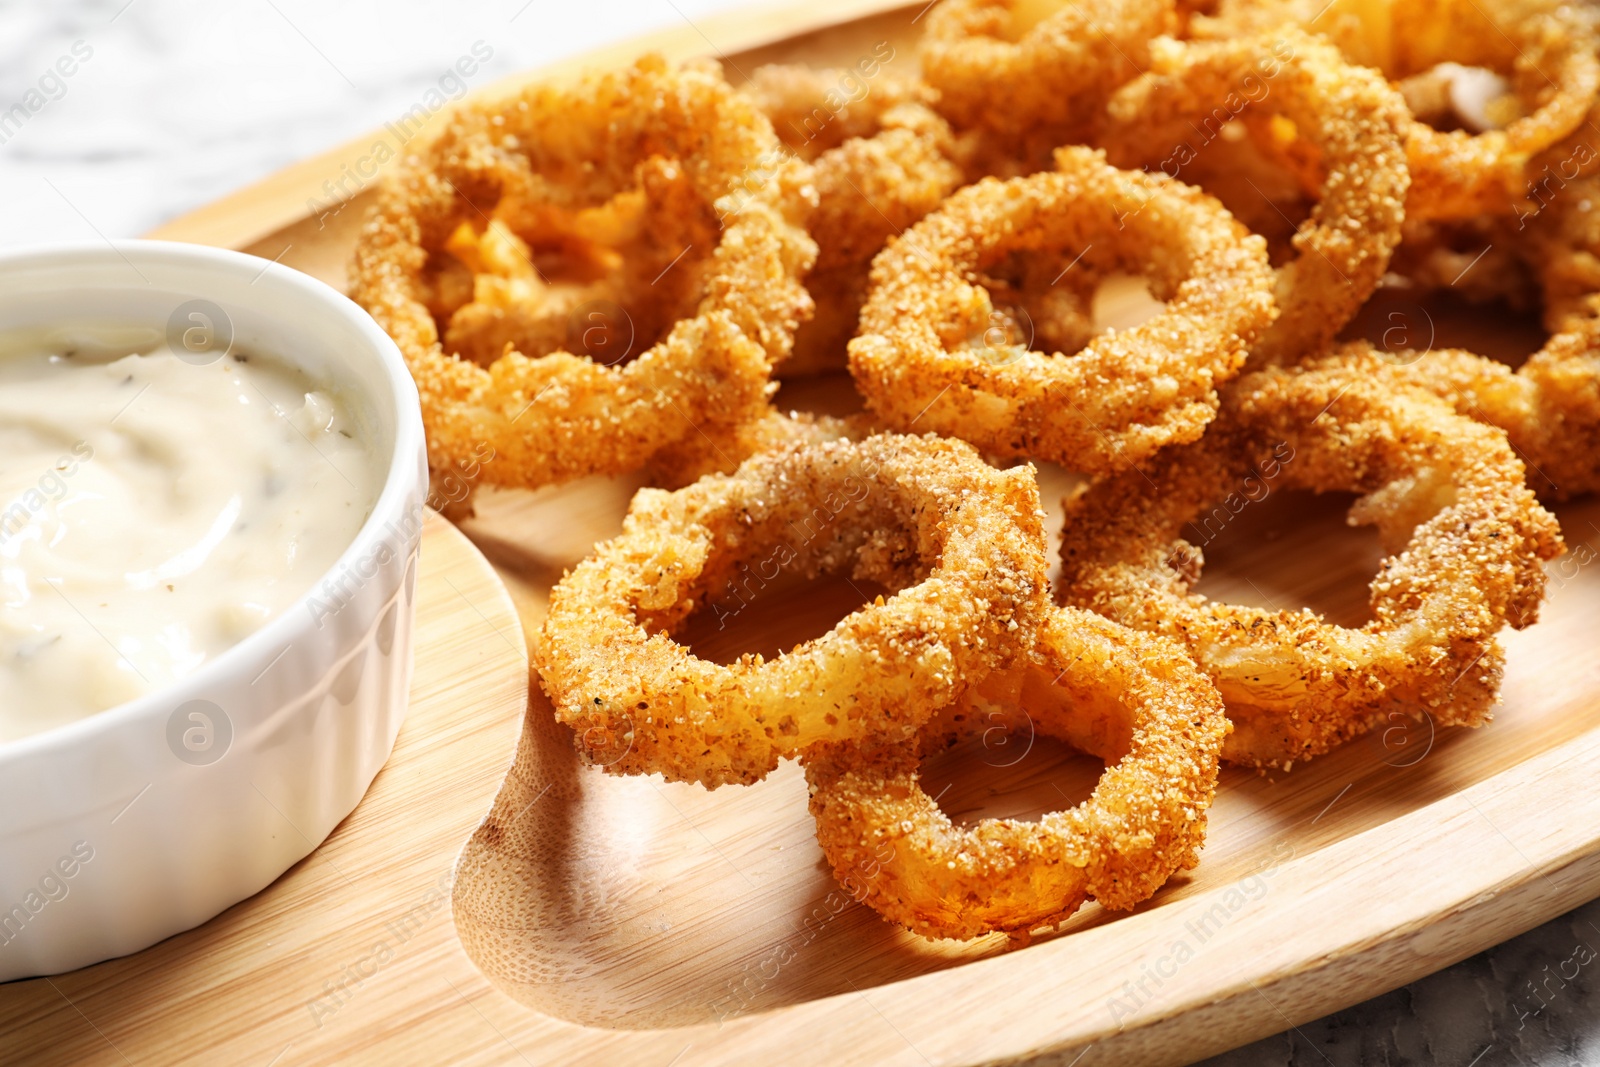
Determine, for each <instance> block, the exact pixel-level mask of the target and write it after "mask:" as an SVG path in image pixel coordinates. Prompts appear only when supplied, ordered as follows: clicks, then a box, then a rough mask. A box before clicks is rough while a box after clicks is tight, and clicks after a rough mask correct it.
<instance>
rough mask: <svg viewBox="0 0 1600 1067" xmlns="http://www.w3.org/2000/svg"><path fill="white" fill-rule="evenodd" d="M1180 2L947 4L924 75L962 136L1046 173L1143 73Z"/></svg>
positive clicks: (933, 19) (931, 18)
mask: <svg viewBox="0 0 1600 1067" xmlns="http://www.w3.org/2000/svg"><path fill="white" fill-rule="evenodd" d="M1175 25H1176V12H1175V8H1174V4H1173V0H1100V2H1098V3H1095V4H1081V3H1077V2H1075V0H941V2H940V3H939V4H937V5H935V6H934V8H933V9H932V10H931V11H929V12H928V14H927V16H926V26H925V29H924V33H923V39H922V72H923V77H925V78H926V79H927V80H928V83H929V84H930V85H932V86H933V87H934V88H935V89H937V90H938V91H939V104H938V107H939V109H940V111H941V112H942V113H943V114H944V115H945V117H947V118H948V119H950V121H951V122H952V123H954V124H955V126H956V127H957V128H958V129H960V130H980V131H983V132H984V133H986V134H988V135H989V137H990V139H991V141H992V143H993V145H994V146H995V147H997V148H1001V147H1003V148H1005V149H1007V150H1010V151H1012V152H1017V153H1020V154H1021V155H1022V156H1023V157H1024V158H1027V159H1032V160H1034V161H1035V162H1034V163H1033V166H1032V168H1031V169H1037V168H1038V167H1040V166H1047V165H1048V159H1049V153H1050V151H1051V149H1053V148H1055V147H1056V146H1058V145H1061V144H1065V143H1067V142H1069V141H1072V140H1079V139H1081V138H1082V137H1083V136H1084V134H1085V133H1086V132H1088V131H1089V130H1092V129H1093V127H1094V126H1095V124H1096V123H1097V122H1098V119H1099V112H1100V109H1101V108H1102V107H1103V106H1104V104H1105V101H1106V97H1107V96H1109V95H1110V93H1111V91H1112V90H1113V89H1115V88H1116V87H1117V86H1118V85H1120V84H1122V83H1123V82H1125V81H1127V80H1128V79H1130V78H1132V77H1134V76H1135V75H1137V74H1138V73H1139V71H1140V70H1142V69H1143V68H1144V67H1145V65H1146V63H1147V62H1148V57H1149V44H1150V39H1151V38H1152V37H1155V36H1157V35H1158V34H1162V33H1168V32H1171V30H1172V29H1173V27H1174V26H1175Z"/></svg>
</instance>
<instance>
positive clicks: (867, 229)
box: [744, 52, 962, 377]
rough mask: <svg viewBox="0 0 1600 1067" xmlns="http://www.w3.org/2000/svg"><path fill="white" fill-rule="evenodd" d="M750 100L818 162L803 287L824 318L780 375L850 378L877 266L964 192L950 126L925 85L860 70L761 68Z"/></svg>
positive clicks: (801, 337)
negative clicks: (811, 259)
mask: <svg viewBox="0 0 1600 1067" xmlns="http://www.w3.org/2000/svg"><path fill="white" fill-rule="evenodd" d="M890 54H891V55H892V52H891V53H890ZM744 92H746V93H747V94H749V95H750V96H751V98H752V99H754V100H755V101H756V103H757V105H758V106H760V108H761V109H762V111H763V112H764V113H765V114H766V115H767V116H768V117H769V118H770V119H771V120H772V124H773V127H774V129H776V130H777V132H778V136H779V137H781V138H782V139H783V140H784V142H785V144H787V145H788V146H789V147H790V148H792V149H793V150H794V151H795V152H797V153H798V154H800V155H801V156H802V157H803V158H806V159H809V160H811V161H812V166H813V171H814V174H815V182H816V188H817V193H818V197H819V202H818V205H817V210H816V211H815V212H814V213H813V214H812V216H811V221H810V223H809V225H808V229H809V231H810V233H811V236H812V237H813V238H814V239H815V240H816V242H817V249H818V251H817V262H816V265H815V266H814V267H812V269H811V272H810V274H808V275H807V276H806V280H805V281H806V288H807V290H808V291H809V292H810V293H811V297H812V299H813V301H815V303H816V305H817V310H816V314H815V316H814V317H813V318H812V319H811V320H810V321H808V322H805V323H803V324H801V326H800V328H799V330H798V332H797V333H796V334H795V339H794V352H793V354H792V355H790V356H789V358H788V359H787V360H785V361H784V363H783V364H782V366H781V367H780V368H779V370H780V372H781V373H782V374H783V375H784V376H785V377H792V376H795V375H799V374H815V373H819V372H825V371H833V370H843V369H844V367H845V362H846V361H845V344H846V342H848V341H849V340H850V338H851V337H853V336H855V332H856V322H857V320H858V319H859V318H860V315H861V301H862V299H863V297H864V295H865V294H866V291H867V272H868V270H869V268H870V267H871V265H872V257H873V256H875V255H877V253H878V252H879V250H881V249H882V248H883V246H884V243H885V242H886V241H888V240H889V238H890V237H893V236H894V235H895V234H898V233H900V232H901V231H903V230H905V228H906V227H908V226H910V225H911V224H912V223H914V222H916V221H917V220H918V219H920V218H922V217H923V216H924V215H926V214H927V213H928V212H930V211H932V210H933V209H934V208H935V207H937V206H938V205H939V202H940V201H942V200H943V199H944V198H945V197H947V196H949V195H950V194H951V193H952V192H954V191H955V189H956V187H957V186H959V185H961V184H962V182H961V177H962V173H961V168H960V167H958V166H957V165H956V163H955V162H953V158H954V155H955V152H956V149H955V143H954V138H953V135H952V134H951V132H950V126H949V124H948V123H947V122H945V120H944V119H942V118H940V117H939V115H938V114H937V113H936V112H934V111H933V110H932V109H931V108H930V107H929V106H928V103H929V101H930V100H931V99H932V94H931V93H930V92H929V90H928V89H927V87H926V86H924V85H922V84H921V83H920V82H916V81H914V80H911V79H907V78H897V77H892V76H890V75H888V74H887V73H884V72H882V71H881V69H879V70H878V73H877V75H876V77H875V78H873V79H871V80H868V79H866V78H864V77H863V76H861V75H860V74H858V72H856V71H854V70H828V69H816V68H812V67H804V66H784V65H773V66H765V67H759V68H757V69H756V70H755V72H754V73H752V74H751V76H750V82H749V84H748V85H746V86H745V87H744Z"/></svg>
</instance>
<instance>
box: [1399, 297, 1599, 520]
mask: <svg viewBox="0 0 1600 1067" xmlns="http://www.w3.org/2000/svg"><path fill="white" fill-rule="evenodd" d="M1597 316H1600V298H1591V300H1590V314H1589V316H1588V317H1586V318H1577V317H1572V318H1570V319H1569V320H1568V324H1567V326H1566V328H1565V329H1564V330H1563V331H1562V332H1560V333H1558V334H1556V335H1554V336H1553V337H1551V338H1550V340H1549V341H1548V342H1546V344H1545V346H1544V347H1543V348H1541V349H1540V350H1539V351H1538V352H1535V353H1534V354H1533V355H1532V356H1530V357H1529V358H1528V360H1527V362H1525V363H1524V364H1523V365H1522V366H1521V367H1519V368H1517V369H1516V370H1513V369H1511V368H1510V367H1508V366H1506V365H1505V364H1504V363H1499V362H1496V361H1495V360H1492V359H1488V358H1485V357H1483V356H1479V355H1475V354H1473V353H1471V352H1466V351H1462V350H1460V349H1436V350H1434V351H1430V352H1426V353H1423V354H1421V355H1418V354H1415V353H1399V354H1396V355H1394V356H1390V357H1389V358H1390V359H1392V360H1393V361H1395V362H1397V363H1399V364H1401V366H1400V367H1399V368H1398V371H1397V373H1398V374H1399V375H1400V376H1401V377H1402V378H1403V379H1404V380H1405V381H1406V382H1408V383H1410V384H1412V385H1416V386H1420V387H1422V388H1424V389H1427V390H1428V391H1429V392H1432V393H1435V394H1437V395H1438V396H1440V397H1442V398H1444V400H1445V401H1447V402H1448V403H1449V404H1450V405H1451V406H1452V407H1454V408H1455V409H1456V410H1457V411H1458V412H1460V413H1461V414H1462V415H1465V416H1467V417H1469V418H1473V419H1477V420H1478V421H1480V422H1484V423H1488V424H1489V425H1491V426H1497V427H1499V428H1500V429H1502V430H1504V431H1505V432H1506V436H1507V437H1508V438H1509V439H1510V442H1511V447H1512V448H1514V449H1516V452H1517V455H1518V456H1520V457H1521V459H1522V461H1523V462H1524V463H1525V464H1526V465H1527V468H1528V475H1527V477H1528V484H1529V485H1530V486H1531V487H1532V488H1533V490H1534V492H1536V493H1537V494H1538V495H1539V497H1540V498H1541V499H1544V500H1566V499H1568V498H1570V497H1573V496H1577V495H1578V494H1580V493H1592V492H1595V491H1600V317H1597Z"/></svg>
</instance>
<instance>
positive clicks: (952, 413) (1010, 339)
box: [850, 148, 1273, 471]
mask: <svg viewBox="0 0 1600 1067" xmlns="http://www.w3.org/2000/svg"><path fill="white" fill-rule="evenodd" d="M1057 159H1058V168H1059V169H1058V170H1057V171H1055V172H1052V173H1040V174H1034V175H1030V176H1028V177H1026V178H1015V179H1012V180H1010V181H1005V182H1002V181H999V180H996V179H993V178H988V179H984V180H983V181H981V182H979V183H977V184H976V185H972V186H968V187H967V188H965V189H963V190H961V191H960V192H958V193H956V194H955V195H954V196H952V197H951V198H950V199H949V200H947V201H946V202H945V204H944V206H942V207H941V208H940V209H939V210H938V211H936V212H934V213H933V214H931V215H929V216H928V217H927V218H925V219H923V220H922V221H921V222H919V223H918V224H917V225H916V226H913V227H912V228H911V229H909V230H907V231H906V233H905V235H904V236H902V237H900V238H897V239H896V240H895V241H893V242H891V243H890V245H889V247H888V248H886V249H885V250H884V251H883V252H882V253H881V254H880V255H879V256H878V258H877V259H876V260H875V261H874V263H873V268H872V282H873V289H872V293H871V295H870V296H869V298H868V300H867V303H866V305H865V306H864V307H863V308H862V312H861V332H860V334H859V335H858V336H857V337H856V338H855V339H854V340H853V341H851V342H850V368H851V371H852V373H853V374H854V375H855V378H856V384H857V386H858V387H859V388H860V389H861V392H862V393H863V395H864V396H865V397H866V400H867V405H868V407H869V408H870V409H871V410H872V411H873V412H874V413H875V414H877V415H878V416H879V417H880V418H882V419H883V420H884V422H885V423H887V424H888V425H891V426H894V427H896V428H899V429H903V430H936V431H939V432H941V433H949V434H954V435H957V436H960V437H962V438H963V439H965V440H968V441H970V442H972V443H973V444H975V445H977V446H978V447H979V448H982V449H984V450H985V451H987V452H991V453H994V454H997V455H1002V456H1035V457H1038V458H1041V459H1048V460H1054V461H1057V462H1061V463H1065V464H1067V465H1068V466H1071V467H1074V468H1076V469H1079V470H1091V471H1103V470H1112V469H1120V468H1123V467H1127V466H1129V465H1130V464H1133V463H1136V462H1138V461H1139V460H1141V459H1143V458H1145V457H1146V456H1149V455H1150V454H1151V453H1152V452H1154V451H1155V450H1156V449H1158V448H1160V447H1161V446H1163V445H1165V444H1169V443H1173V442H1182V441H1192V440H1194V439H1195V438H1196V437H1198V436H1199V435H1200V433H1201V432H1202V431H1203V430H1204V428H1205V425H1206V423H1208V422H1209V421H1210V420H1211V418H1212V416H1213V414H1214V413H1215V412H1216V406H1217V394H1216V386H1217V385H1218V384H1219V383H1221V382H1224V381H1226V380H1228V379H1229V378H1230V377H1232V376H1233V375H1234V374H1235V373H1237V371H1238V368H1239V367H1240V365H1241V364H1242V362H1243V359H1244V351H1245V349H1246V348H1247V347H1248V346H1249V345H1250V343H1251V342H1252V341H1253V340H1254V339H1255V338H1256V337H1257V335H1258V334H1259V333H1260V331H1261V330H1262V329H1263V328H1264V327H1265V326H1266V324H1267V323H1268V322H1269V321H1270V320H1271V316H1272V311H1273V308H1272V297H1271V293H1270V291H1269V288H1270V285H1271V268H1270V267H1269V266H1268V265H1267V257H1266V247H1265V244H1264V243H1263V242H1262V241H1261V239H1260V238H1259V237H1253V236H1251V235H1250V234H1248V233H1247V232H1246V231H1245V229H1244V227H1243V226H1241V225H1240V224H1239V223H1237V222H1235V221H1234V219H1233V218H1232V217H1231V216H1229V214H1228V213H1227V212H1226V211H1225V210H1223V208H1222V206H1221V205H1219V204H1218V203H1217V202H1216V201H1215V200H1213V199H1211V198H1210V197H1208V196H1206V195H1205V194H1203V193H1201V192H1200V191H1199V190H1197V189H1193V188H1190V187H1188V186H1185V185H1182V184H1180V183H1178V182H1174V181H1171V180H1169V179H1167V178H1165V177H1162V176H1152V175H1148V174H1145V173H1142V172H1138V171H1134V172H1129V171H1120V170H1117V169H1116V168H1115V167H1111V166H1109V165H1107V163H1106V162H1105V159H1104V157H1103V156H1101V155H1100V154H1099V153H1098V152H1094V151H1091V150H1089V149H1086V148H1065V149H1062V150H1061V151H1060V152H1059V153H1058V156H1057ZM1019 262H1020V263H1021V267H1017V264H1018V263H1019ZM1002 270H1012V271H1013V272H1016V271H1020V272H1021V274H1022V275H1023V276H1027V275H1035V276H1037V277H1039V278H1041V279H1043V282H1042V288H1043V290H1044V292H1045V293H1046V294H1047V295H1057V294H1065V295H1068V296H1070V295H1071V294H1072V292H1073V291H1074V289H1076V288H1079V287H1083V286H1086V285H1092V283H1093V281H1094V280H1095V279H1096V278H1097V277H1098V276H1100V275H1101V274H1103V273H1105V272H1111V271H1120V272H1128V273H1135V274H1142V275H1143V276H1144V277H1145V278H1146V279H1148V280H1149V282H1150V283H1151V285H1152V289H1153V295H1154V296H1155V297H1156V298H1157V299H1158V300H1165V301H1167V307H1166V308H1165V309H1164V310H1163V311H1162V312H1161V313H1160V314H1158V315H1156V316H1155V317H1154V318H1152V319H1150V320H1149V321H1147V322H1145V323H1143V324H1142V325H1140V326H1137V327H1134V328H1133V329H1129V330H1125V331H1119V332H1113V333H1107V334H1102V335H1100V336H1097V337H1094V338H1093V339H1092V340H1090V341H1089V343H1088V345H1087V347H1086V348H1084V349H1083V351H1082V352H1079V353H1077V354H1076V355H1071V356H1068V355H1064V354H1057V355H1047V354H1045V353H1042V352H1038V351H1034V350H1032V346H1031V344H1030V342H1031V340H1032V338H1031V337H1030V336H1029V335H1028V331H1027V330H1026V329H1025V328H1024V327H1022V326H1021V323H1022V320H1023V319H1024V318H1025V315H1024V313H1025V312H1026V311H1027V309H1026V307H1023V308H1021V309H1018V308H1016V307H1006V306H1004V305H1003V304H1002V303H1001V300H1000V299H997V298H996V296H995V294H994V293H993V292H991V290H990V289H989V288H986V287H985V285H984V284H983V280H984V276H985V275H986V274H992V273H997V272H1000V271H1002ZM996 289H1002V290H1003V287H1001V286H996ZM1004 295H1005V294H1004V292H1003V291H1002V292H1001V296H1002V297H1003V296H1004ZM997 305H1001V306H997ZM1064 318H1067V319H1070V318H1071V316H1070V315H1067V316H1064Z"/></svg>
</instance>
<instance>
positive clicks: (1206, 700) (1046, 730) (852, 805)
mask: <svg viewBox="0 0 1600 1067" xmlns="http://www.w3.org/2000/svg"><path fill="white" fill-rule="evenodd" d="M1012 718H1016V719H1023V720H1024V721H1026V722H1027V723H1030V724H1031V725H1032V727H1033V729H1034V730H1035V731H1037V732H1038V733H1041V734H1044V735H1046V736H1051V737H1055V738H1058V739H1060V740H1063V741H1066V742H1067V743H1069V744H1071V745H1073V746H1074V747H1076V748H1079V749H1081V750H1083V751H1085V752H1088V753H1090V754H1092V755H1096V756H1099V757H1100V758H1102V759H1104V760H1105V761H1106V762H1107V769H1106V772H1105V774H1104V775H1103V776H1102V777H1101V779H1100V782H1099V784H1098V785H1097V786H1096V787H1095V790H1094V793H1093V795H1092V796H1090V798H1089V799H1088V800H1086V801H1084V802H1083V803H1082V804H1079V805H1078V806H1077V807H1074V808H1071V809H1069V810H1066V811H1059V812H1052V813H1050V814H1048V815H1045V816H1043V817H1042V818H1041V819H1039V820H1038V821H1037V822H1031V821H1020V820H1015V819H985V820H983V821H982V822H980V823H979V824H978V825H976V826H974V827H972V828H970V829H963V828H960V827H957V826H956V825H955V824H954V823H953V822H952V821H951V819H950V817H949V816H948V815H946V814H945V813H944V812H943V811H941V810H939V806H938V804H937V802H936V801H935V800H934V799H933V798H931V797H929V796H928V794H927V793H926V792H924V791H923V789H922V786H921V784H920V783H919V781H918V779H919V777H920V769H921V763H922V760H923V758H924V756H926V755H928V754H931V753H933V752H936V751H938V750H940V749H941V748H944V747H948V746H950V745H952V744H954V743H955V742H956V741H957V740H958V739H959V738H960V737H961V736H963V735H970V734H972V733H974V732H975V731H977V730H988V729H994V728H996V724H998V723H1001V722H1002V721H1003V720H1009V719H1012ZM1227 730H1228V722H1227V719H1226V718H1225V717H1224V715H1223V709H1222V701H1221V699H1220V698H1219V697H1218V695H1217V692H1216V689H1215V688H1214V687H1213V686H1212V685H1211V683H1210V682H1208V681H1207V680H1206V678H1205V676H1204V675H1203V674H1201V673H1200V672H1199V671H1197V670H1196V669H1195V667H1194V663H1193V661H1191V660H1190V659H1189V658H1188V657H1187V656H1186V655H1185V654H1184V652H1183V650H1182V649H1181V648H1179V647H1178V645H1177V644H1176V643H1174V642H1171V641H1167V640H1165V639H1163V638H1159V637H1156V636H1154V635H1151V634H1142V633H1139V632H1138V631H1135V630H1129V629H1127V628H1126V627H1122V626H1119V625H1117V624H1116V623H1113V622H1110V621H1109V620H1106V619H1102V618H1099V617H1097V616H1094V615H1091V614H1089V613H1088V612H1082V611H1077V610H1074V609H1072V608H1061V609H1058V611H1056V612H1055V613H1054V614H1052V615H1050V616H1048V617H1047V618H1046V620H1045V621H1044V622H1043V623H1041V625H1040V627H1039V636H1038V638H1037V641H1036V644H1035V646H1034V649H1033V651H1032V652H1031V654H1029V655H1027V656H1025V657H1022V658H1021V659H1019V661H1018V663H1017V664H1016V665H1014V666H1013V667H1011V668H1009V669H1007V670H1003V671H997V672H995V673H994V674H991V675H990V676H989V677H988V678H987V679H985V680H984V681H983V682H981V683H979V684H978V685H977V686H976V687H974V688H972V689H969V690H968V691H967V692H966V693H965V694H963V695H962V698H961V700H960V701H959V702H958V703H957V704H956V705H955V706H954V707H953V708H951V709H949V710H947V711H945V712H943V713H941V714H940V715H939V716H936V717H935V718H934V719H933V720H932V721H931V722H930V723H929V725H928V726H926V727H924V728H923V730H922V731H921V732H920V733H918V734H917V735H916V736H915V737H914V738H912V739H911V740H909V741H906V742H901V743H899V744H890V745H876V746H874V745H864V744H829V745H823V746H819V748H818V749H816V750H815V751H814V752H812V753H810V754H808V755H807V757H806V760H805V762H806V780H807V781H808V782H809V783H810V786H811V813H812V815H813V816H815V818H816V822H817V840H818V842H819V843H820V844H821V845H822V850H823V852H824V853H825V854H826V856H827V858H828V862H829V864H830V865H831V866H832V867H833V870H834V873H835V874H836V875H837V876H838V877H839V878H840V879H841V881H844V880H845V879H847V878H848V877H849V876H850V875H851V874H852V873H854V872H859V871H861V870H862V869H864V868H866V869H873V870H875V871H876V873H875V875H874V876H873V877H872V878H870V879H861V880H860V881H861V884H862V888H861V899H863V900H864V901H865V903H867V904H869V905H870V906H871V907H872V908H874V909H875V910H876V911H877V912H878V913H879V914H881V915H883V916H884V917H885V918H887V919H890V920H893V921H894V922H898V923H900V924H902V925H903V926H905V927H906V928H907V929H909V930H911V931H912V932H913V933H917V934H921V935H922V936H923V937H927V938H940V937H959V938H970V937H977V936H979V935H982V934H986V933H989V932H992V931H996V930H1005V931H1013V932H1018V933H1023V934H1026V933H1027V932H1028V931H1031V930H1034V929H1036V928H1038V927H1041V926H1045V925H1048V924H1053V923H1057V922H1059V921H1061V920H1062V919H1065V918H1066V917H1067V916H1069V915H1071V914H1072V913H1073V912H1074V911H1076V910H1077V909H1078V907H1079V906H1080V905H1082V904H1083V902H1084V901H1085V900H1088V899H1094V900H1097V901H1099V902H1100V903H1101V904H1102V905H1104V906H1105V907H1108V908H1114V909H1119V910H1125V909H1128V908H1132V907H1133V906H1134V905H1136V904H1138V903H1139V902H1140V901H1143V900H1145V899H1147V898H1148V897H1150V896H1151V894H1153V893H1154V892H1155V891H1156V890H1157V889H1159V888H1160V887H1161V886H1162V885H1163V884H1164V883H1165V882H1166V881H1167V879H1168V878H1169V877H1171V875H1172V874H1173V873H1174V872H1175V871H1178V870H1184V869H1188V868H1192V867H1194V866H1195V863H1196V862H1197V858H1198V857H1197V855H1196V853H1197V851H1198V849H1199V848H1200V845H1201V843H1202V841H1203V840H1204V837H1205V827H1206V810H1207V809H1208V808H1209V807H1210V805H1211V801H1212V798H1213V796H1214V795H1215V792H1216V786H1217V770H1218V767H1217V758H1218V754H1219V752H1220V751H1221V748H1222V741H1223V737H1224V736H1225V735H1226V733H1227ZM886 851H887V854H888V858H887V859H884V856H885V852H886ZM847 884H849V883H847Z"/></svg>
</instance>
